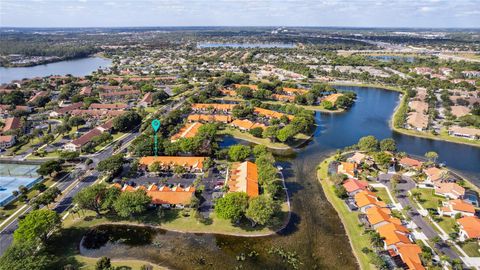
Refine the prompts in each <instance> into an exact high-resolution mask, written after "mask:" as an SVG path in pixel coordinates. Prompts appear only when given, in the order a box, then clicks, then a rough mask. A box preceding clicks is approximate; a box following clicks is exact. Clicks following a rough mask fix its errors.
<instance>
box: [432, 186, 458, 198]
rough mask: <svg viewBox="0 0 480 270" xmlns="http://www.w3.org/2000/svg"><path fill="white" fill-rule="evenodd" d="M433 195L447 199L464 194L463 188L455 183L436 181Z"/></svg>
mask: <svg viewBox="0 0 480 270" xmlns="http://www.w3.org/2000/svg"><path fill="white" fill-rule="evenodd" d="M435 195H438V196H442V197H446V198H448V199H459V198H463V196H464V195H465V189H464V188H463V187H461V186H460V185H458V184H457V183H436V184H435Z"/></svg>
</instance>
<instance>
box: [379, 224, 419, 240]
mask: <svg viewBox="0 0 480 270" xmlns="http://www.w3.org/2000/svg"><path fill="white" fill-rule="evenodd" d="M377 232H378V233H379V234H380V236H381V237H383V238H384V240H383V241H385V243H386V244H387V246H390V245H394V244H398V243H404V244H410V243H411V242H410V239H409V238H408V236H407V234H409V233H410V232H409V231H408V229H407V228H405V227H404V226H402V225H399V224H395V223H387V224H385V225H382V226H380V227H378V228H377Z"/></svg>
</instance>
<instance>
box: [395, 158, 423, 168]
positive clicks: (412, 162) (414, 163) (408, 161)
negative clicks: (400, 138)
mask: <svg viewBox="0 0 480 270" xmlns="http://www.w3.org/2000/svg"><path fill="white" fill-rule="evenodd" d="M399 163H400V164H401V165H403V166H406V167H415V168H420V167H422V164H423V163H422V162H421V161H418V160H416V159H413V158H409V157H404V158H402V159H400V161H399Z"/></svg>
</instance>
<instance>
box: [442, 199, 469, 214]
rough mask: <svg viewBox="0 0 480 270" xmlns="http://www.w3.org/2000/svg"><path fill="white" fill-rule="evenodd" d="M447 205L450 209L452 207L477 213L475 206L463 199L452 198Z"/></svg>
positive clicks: (456, 209)
mask: <svg viewBox="0 0 480 270" xmlns="http://www.w3.org/2000/svg"><path fill="white" fill-rule="evenodd" d="M446 207H447V208H448V209H452V210H455V211H461V212H465V213H472V214H474V213H475V207H474V206H473V205H471V204H469V203H467V202H465V201H463V200H460V199H456V200H451V201H448V202H447V203H446Z"/></svg>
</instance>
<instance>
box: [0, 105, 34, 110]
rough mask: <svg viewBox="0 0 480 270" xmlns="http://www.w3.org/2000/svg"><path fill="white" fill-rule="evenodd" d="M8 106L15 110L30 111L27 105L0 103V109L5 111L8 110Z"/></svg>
mask: <svg viewBox="0 0 480 270" xmlns="http://www.w3.org/2000/svg"><path fill="white" fill-rule="evenodd" d="M10 108H12V110H16V111H31V108H30V107H29V106H24V105H17V106H13V107H12V105H6V104H0V111H2V110H3V111H7V110H10Z"/></svg>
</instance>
